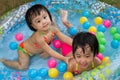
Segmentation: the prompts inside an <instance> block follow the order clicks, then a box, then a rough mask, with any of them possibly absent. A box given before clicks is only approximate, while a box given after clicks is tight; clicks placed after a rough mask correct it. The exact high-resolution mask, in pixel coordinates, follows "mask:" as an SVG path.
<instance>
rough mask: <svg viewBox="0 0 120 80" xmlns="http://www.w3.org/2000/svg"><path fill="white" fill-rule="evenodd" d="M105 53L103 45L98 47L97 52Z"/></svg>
mask: <svg viewBox="0 0 120 80" xmlns="http://www.w3.org/2000/svg"><path fill="white" fill-rule="evenodd" d="M104 51H105V46H104V45H103V44H100V45H99V52H100V53H103V52H104Z"/></svg>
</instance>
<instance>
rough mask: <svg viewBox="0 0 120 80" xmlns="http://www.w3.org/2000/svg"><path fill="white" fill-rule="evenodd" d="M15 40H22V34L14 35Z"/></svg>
mask: <svg viewBox="0 0 120 80" xmlns="http://www.w3.org/2000/svg"><path fill="white" fill-rule="evenodd" d="M15 39H16V40H17V41H21V40H23V34H22V33H17V34H16V35H15Z"/></svg>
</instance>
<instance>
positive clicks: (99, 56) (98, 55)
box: [96, 53, 104, 61]
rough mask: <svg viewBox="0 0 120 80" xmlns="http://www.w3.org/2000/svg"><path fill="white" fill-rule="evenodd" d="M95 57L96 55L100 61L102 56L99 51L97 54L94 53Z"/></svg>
mask: <svg viewBox="0 0 120 80" xmlns="http://www.w3.org/2000/svg"><path fill="white" fill-rule="evenodd" d="M96 57H98V58H99V59H100V60H101V61H102V59H103V58H104V57H103V55H102V54H101V53H98V54H97V55H96Z"/></svg>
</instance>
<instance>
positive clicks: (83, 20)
mask: <svg viewBox="0 0 120 80" xmlns="http://www.w3.org/2000/svg"><path fill="white" fill-rule="evenodd" d="M87 21H88V19H87V18H86V17H81V18H80V24H83V23H84V22H87Z"/></svg>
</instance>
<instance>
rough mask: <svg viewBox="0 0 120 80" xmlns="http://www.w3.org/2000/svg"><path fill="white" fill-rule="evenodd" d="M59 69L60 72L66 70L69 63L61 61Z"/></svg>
mask: <svg viewBox="0 0 120 80" xmlns="http://www.w3.org/2000/svg"><path fill="white" fill-rule="evenodd" d="M57 69H58V71H59V72H65V71H66V70H67V64H66V63H65V62H59V63H58V65H57Z"/></svg>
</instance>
